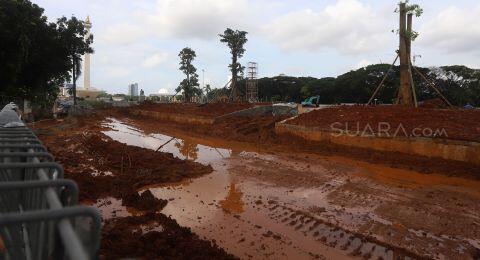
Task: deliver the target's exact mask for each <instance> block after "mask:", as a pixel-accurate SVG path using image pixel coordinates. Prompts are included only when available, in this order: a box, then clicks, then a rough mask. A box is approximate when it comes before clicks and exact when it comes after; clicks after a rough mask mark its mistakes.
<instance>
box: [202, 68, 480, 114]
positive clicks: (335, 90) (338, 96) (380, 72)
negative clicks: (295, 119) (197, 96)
mask: <svg viewBox="0 0 480 260" xmlns="http://www.w3.org/2000/svg"><path fill="white" fill-rule="evenodd" d="M389 67H390V65H389V64H374V65H370V66H367V67H364V68H360V69H357V70H352V71H349V72H347V73H344V74H342V75H340V76H338V77H325V78H320V79H319V78H314V77H290V76H276V77H270V78H261V79H259V80H258V92H259V93H258V94H259V98H260V100H263V101H281V102H300V101H302V100H305V99H306V98H308V97H310V96H316V95H319V96H320V102H321V103H323V104H336V103H361V104H364V103H367V101H368V100H369V98H370V96H371V95H372V93H373V91H374V90H375V88H376V87H377V86H378V84H379V83H380V81H381V80H382V78H383V77H384V75H385V73H387V71H388V68H389ZM417 68H418V70H419V71H421V72H422V73H423V74H424V75H426V76H427V77H428V78H429V80H430V81H432V82H434V83H435V85H436V86H437V87H438V88H439V89H440V91H441V92H442V93H443V95H444V96H446V97H447V99H449V101H450V102H452V103H453V104H454V105H457V106H463V105H465V104H467V103H468V104H471V105H473V106H477V107H478V106H480V70H476V69H470V68H467V67H465V66H443V67H434V68H421V67H417ZM413 77H414V83H415V89H416V93H417V97H418V100H419V101H424V100H429V99H435V98H438V95H437V94H436V93H435V92H434V91H433V90H432V89H431V88H430V87H429V86H428V85H427V83H426V82H425V81H424V80H423V79H422V78H421V77H420V76H419V75H418V74H417V73H415V72H414V73H413ZM399 84H400V68H399V67H398V66H396V67H394V68H393V69H392V70H391V71H390V72H388V77H387V79H386V81H385V82H384V84H383V87H382V88H381V90H380V91H379V93H378V94H377V96H376V98H377V100H378V102H380V103H384V104H391V103H393V101H394V99H395V98H396V96H397V91H398V87H399ZM239 86H245V81H243V80H242V81H240V82H239ZM239 90H240V91H244V87H240V88H239ZM225 93H226V89H213V90H212V91H211V94H210V96H211V97H215V96H220V95H224V94H225Z"/></svg>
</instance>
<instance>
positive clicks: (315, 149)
mask: <svg viewBox="0 0 480 260" xmlns="http://www.w3.org/2000/svg"><path fill="white" fill-rule="evenodd" d="M119 116H120V117H125V118H128V119H129V120H131V121H132V123H134V124H139V125H141V127H142V129H143V130H144V131H146V132H147V133H154V132H155V131H161V132H165V133H170V134H171V135H178V134H183V135H187V136H190V137H196V138H205V137H210V138H220V139H222V140H228V141H233V142H241V143H244V144H248V145H249V146H251V147H253V148H255V149H257V150H264V151H266V152H272V151H273V152H282V151H285V150H289V151H292V152H309V153H315V154H320V155H325V156H332V155H336V156H345V157H348V158H354V159H358V160H363V161H367V162H370V163H376V164H382V165H385V166H388V167H393V168H401V169H407V170H415V171H419V172H422V173H440V174H445V175H447V176H461V177H465V178H471V179H480V174H479V173H480V166H478V165H473V164H470V163H464V162H459V161H449V160H443V159H432V158H428V157H422V156H412V155H408V154H403V153H398V152H380V151H373V150H368V149H363V148H356V147H344V146H340V145H336V144H332V143H329V142H312V141H305V140H304V139H302V138H299V137H296V136H291V135H288V134H285V135H277V134H276V133H275V123H276V122H279V121H282V120H284V119H286V118H287V117H286V116H281V117H272V116H269V115H267V116H253V117H248V116H245V117H231V118H226V119H224V120H221V121H219V122H217V123H215V124H214V125H200V124H185V123H178V122H168V121H167V122H162V121H159V120H158V119H151V118H148V117H144V116H137V115H135V116H131V115H130V113H129V112H128V110H122V111H120V112H119ZM289 122H290V121H289ZM473 124H476V123H473Z"/></svg>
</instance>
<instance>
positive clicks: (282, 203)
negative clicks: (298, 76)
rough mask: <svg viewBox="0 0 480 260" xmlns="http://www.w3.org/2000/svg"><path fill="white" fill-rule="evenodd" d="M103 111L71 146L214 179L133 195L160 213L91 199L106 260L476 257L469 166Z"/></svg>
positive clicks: (256, 130)
mask: <svg viewBox="0 0 480 260" xmlns="http://www.w3.org/2000/svg"><path fill="white" fill-rule="evenodd" d="M107 112H108V113H107ZM107 112H105V114H104V115H101V116H99V118H97V119H95V120H91V121H89V122H86V123H85V125H86V126H85V127H84V128H81V129H80V131H79V132H77V133H75V130H74V129H76V128H71V129H70V131H69V135H75V134H79V133H83V132H84V131H85V130H89V131H91V133H89V134H87V135H86V136H89V135H94V136H95V135H96V136H99V137H100V138H101V139H104V140H103V141H105V142H106V140H108V142H121V143H125V144H123V145H126V146H128V147H132V146H137V148H138V149H141V150H142V149H143V150H150V151H154V150H156V149H157V148H159V147H160V146H161V149H160V152H164V153H169V154H171V155H172V156H173V158H175V159H177V160H184V161H189V162H190V163H194V162H195V163H201V164H202V165H204V166H205V167H211V169H213V172H212V173H210V174H203V175H193V176H195V177H194V178H186V177H188V176H183V177H182V178H179V179H178V181H175V182H170V181H166V182H159V183H151V184H148V185H143V184H142V185H138V186H136V187H137V188H136V191H137V192H138V193H137V194H142V196H144V198H145V200H151V197H152V196H151V195H153V196H154V197H155V198H158V199H161V200H168V203H167V204H166V205H162V206H164V207H163V209H162V211H161V213H158V212H156V213H154V212H147V213H146V212H142V211H139V210H138V209H132V208H131V207H125V205H122V200H125V198H126V197H125V196H122V197H119V196H117V199H115V198H108V197H107V198H102V199H100V200H98V201H97V203H96V204H95V205H96V206H98V207H99V208H100V209H101V210H102V212H103V214H105V215H108V218H109V220H107V221H106V223H107V224H106V226H105V228H104V232H106V233H104V241H103V244H102V256H104V257H106V258H107V259H109V258H117V257H119V255H118V253H117V252H124V253H125V254H122V255H121V256H122V257H125V256H132V257H133V256H136V257H140V258H145V259H150V258H160V257H159V255H157V253H156V252H155V251H154V250H156V249H154V248H156V247H159V248H160V249H161V250H166V251H168V250H173V252H171V254H170V253H168V252H167V253H164V254H166V255H169V254H170V255H171V256H172V258H175V257H176V258H182V257H184V256H183V255H181V253H180V251H181V250H185V251H188V250H190V249H186V248H188V247H183V242H181V241H190V239H193V240H194V242H188V244H192V245H194V246H192V248H193V249H191V250H192V251H193V252H196V251H195V250H196V249H195V248H196V246H195V245H198V248H201V249H199V250H200V251H202V250H205V252H206V253H207V252H211V250H213V251H212V252H211V253H208V255H201V252H199V253H198V256H199V258H198V259H200V258H203V259H205V258H207V259H212V258H217V257H218V258H224V257H231V256H229V255H224V254H225V253H224V252H218V251H216V250H217V249H218V247H220V248H222V249H224V250H225V251H227V252H229V253H231V254H234V255H235V256H238V257H240V258H243V259H250V258H254V259H258V258H262V259H313V258H319V259H350V258H364V259H412V258H413V259H422V258H432V259H475V258H476V257H477V256H478V254H479V252H480V251H479V250H480V221H479V220H480V215H479V212H480V208H479V206H478V205H480V204H479V203H478V201H480V183H479V182H478V181H477V180H473V179H475V177H472V176H475V174H476V173H478V172H479V171H476V169H475V168H469V167H468V165H462V164H454V163H452V162H449V161H441V160H425V161H422V158H420V159H418V158H412V157H408V156H405V155H402V154H399V155H398V157H395V156H394V154H393V155H392V154H384V153H377V154H375V153H372V152H371V151H366V150H361V149H358V150H355V149H346V148H338V147H336V146H329V145H328V144H320V143H317V144H312V143H309V142H304V141H302V140H299V139H295V138H292V137H289V136H278V135H276V134H275V131H274V125H275V122H277V121H279V120H281V119H282V118H273V117H253V118H235V119H227V120H225V121H222V122H219V123H218V124H216V125H215V126H213V127H206V126H198V125H186V124H173V123H171V122H162V121H158V120H152V119H149V118H144V117H135V116H129V115H128V113H120V112H116V111H107ZM62 124H63V125H66V122H63V123H62ZM52 131H53V132H52ZM39 132H40V133H41V132H44V133H46V134H50V135H48V136H45V138H44V139H45V140H46V141H45V142H46V143H47V141H49V142H50V143H51V142H52V141H53V140H55V139H57V138H56V137H57V136H62V134H63V132H55V131H54V130H52V129H51V128H50V129H49V130H47V129H45V130H43V131H39ZM64 139H68V138H64ZM42 140H43V139H42ZM92 140H94V139H92ZM170 140H172V141H170ZM97 141H98V140H96V142H97ZM169 141H170V142H169ZM68 142H71V141H70V140H68V141H67V143H68ZM103 145H105V144H103ZM59 146H65V147H68V145H66V144H65V143H61V142H59ZM83 146H88V141H82V142H79V145H78V146H76V147H73V148H74V151H80V153H79V156H82V154H87V155H89V156H87V157H85V158H83V159H81V160H79V161H78V162H77V163H78V164H85V165H84V166H83V168H86V169H87V172H88V173H91V172H92V171H93V172H96V175H98V176H104V177H107V176H116V175H118V174H119V171H118V162H121V158H120V159H119V158H118V156H114V157H113V158H116V160H117V164H113V165H116V166H117V170H112V169H113V168H114V167H106V168H101V167H102V164H99V163H97V162H96V160H94V159H93V157H98V158H101V157H106V158H109V157H108V156H105V155H104V154H107V155H108V153H110V151H111V150H110V149H103V150H100V149H99V150H100V151H101V153H102V154H101V156H98V155H95V156H91V155H90V154H91V153H89V152H88V150H87V149H85V148H83ZM64 149H68V148H64ZM129 149H130V148H129ZM119 154H122V153H119ZM372 154H373V155H372ZM332 155H335V156H332ZM75 156H76V155H75ZM125 156H126V155H125V154H124V158H125ZM127 157H128V156H127ZM90 159H91V160H90ZM124 160H125V159H124ZM139 160H140V159H139ZM100 161H102V162H103V161H104V160H100ZM127 161H128V160H127ZM63 164H64V166H65V167H66V168H67V166H68V165H69V164H71V163H70V161H68V160H66V161H65V162H63ZM97 164H98V166H95V167H94V169H90V168H89V167H90V166H91V165H97ZM107 165H108V164H107ZM120 165H122V163H120ZM195 165H197V164H195ZM127 166H129V164H127ZM68 167H73V166H68ZM77 167H80V166H77ZM97 167H99V168H100V169H102V170H98V169H96V168H97ZM455 167H456V169H455ZM442 168H443V169H442ZM120 169H121V167H120ZM210 171H211V170H210ZM120 172H121V170H120ZM425 173H428V174H425ZM130 174H136V173H135V172H130ZM477 175H478V174H477ZM465 177H468V178H465ZM172 180H173V179H172ZM93 185H98V186H97V187H101V185H103V184H102V183H101V182H96V183H92V187H93ZM107 185H108V184H107ZM140 186H141V187H140ZM114 195H115V194H112V195H110V196H114ZM134 199H136V198H134ZM141 200H142V199H141ZM137 201H138V200H137ZM132 204H134V203H132ZM160 214H163V215H161V216H160V217H156V216H154V215H160ZM165 216H171V217H172V219H174V220H175V222H177V223H178V224H179V225H180V226H184V227H187V228H189V230H191V232H193V233H190V235H189V234H188V233H187V234H186V238H187V239H186V240H183V238H182V235H183V233H182V231H181V230H178V228H176V227H173V226H172V229H171V230H172V235H173V236H175V238H173V239H171V240H169V239H168V235H169V234H170V233H168V232H167V233H165V234H162V233H163V232H164V231H165V230H170V229H169V227H168V225H169V224H165V225H164V224H162V223H167V222H168V220H165V219H164V218H166V217H165ZM172 221H173V220H172ZM116 230H121V231H124V232H121V231H119V232H116ZM125 234H127V235H125ZM131 234H133V235H131ZM175 234H176V235H175ZM195 234H196V235H195ZM192 236H193V237H192ZM129 237H131V238H132V239H129ZM195 237H196V238H198V239H206V240H210V241H215V242H214V243H215V244H216V245H218V247H217V246H216V245H215V244H211V243H210V242H206V243H204V242H199V241H198V240H197V239H196V238H195ZM105 238H107V239H105ZM168 241H170V242H168ZM172 241H175V242H172ZM105 243H107V244H105ZM207 244H208V245H210V247H209V246H208V245H207ZM130 245H132V246H130ZM153 245H156V247H153ZM172 247H173V248H172ZM119 248H120V249H119ZM181 248H183V249H181ZM140 249H141V250H140ZM179 249H181V250H179ZM117 250H118V251H117ZM122 250H125V251H122ZM152 251H153V252H152ZM185 254H190V252H186V253H185ZM185 257H187V256H185ZM192 257H194V255H193V254H192V255H189V256H188V258H192Z"/></svg>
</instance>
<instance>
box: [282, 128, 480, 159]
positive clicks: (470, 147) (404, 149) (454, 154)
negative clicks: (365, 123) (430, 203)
mask: <svg viewBox="0 0 480 260" xmlns="http://www.w3.org/2000/svg"><path fill="white" fill-rule="evenodd" d="M275 132H276V133H277V134H284V133H288V134H292V135H295V136H299V137H302V138H304V139H306V140H312V141H328V142H331V143H335V144H339V145H344V146H351V147H359V148H366V149H371V150H377V151H389V152H401V153H406V154H412V155H421V156H426V157H432V158H443V159H447V160H454V161H462V162H468V163H472V164H476V165H480V143H479V142H465V141H455V140H445V139H434V138H392V137H378V136H358V135H357V136H352V135H351V134H349V135H347V134H340V135H339V133H338V132H332V131H328V130H324V129H319V128H318V127H306V126H299V125H290V124H287V123H286V122H285V121H283V122H279V123H277V124H275Z"/></svg>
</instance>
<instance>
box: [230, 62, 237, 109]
mask: <svg viewBox="0 0 480 260" xmlns="http://www.w3.org/2000/svg"><path fill="white" fill-rule="evenodd" d="M230 86H231V91H232V95H231V101H236V100H237V55H236V54H233V56H232V83H231V84H230Z"/></svg>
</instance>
